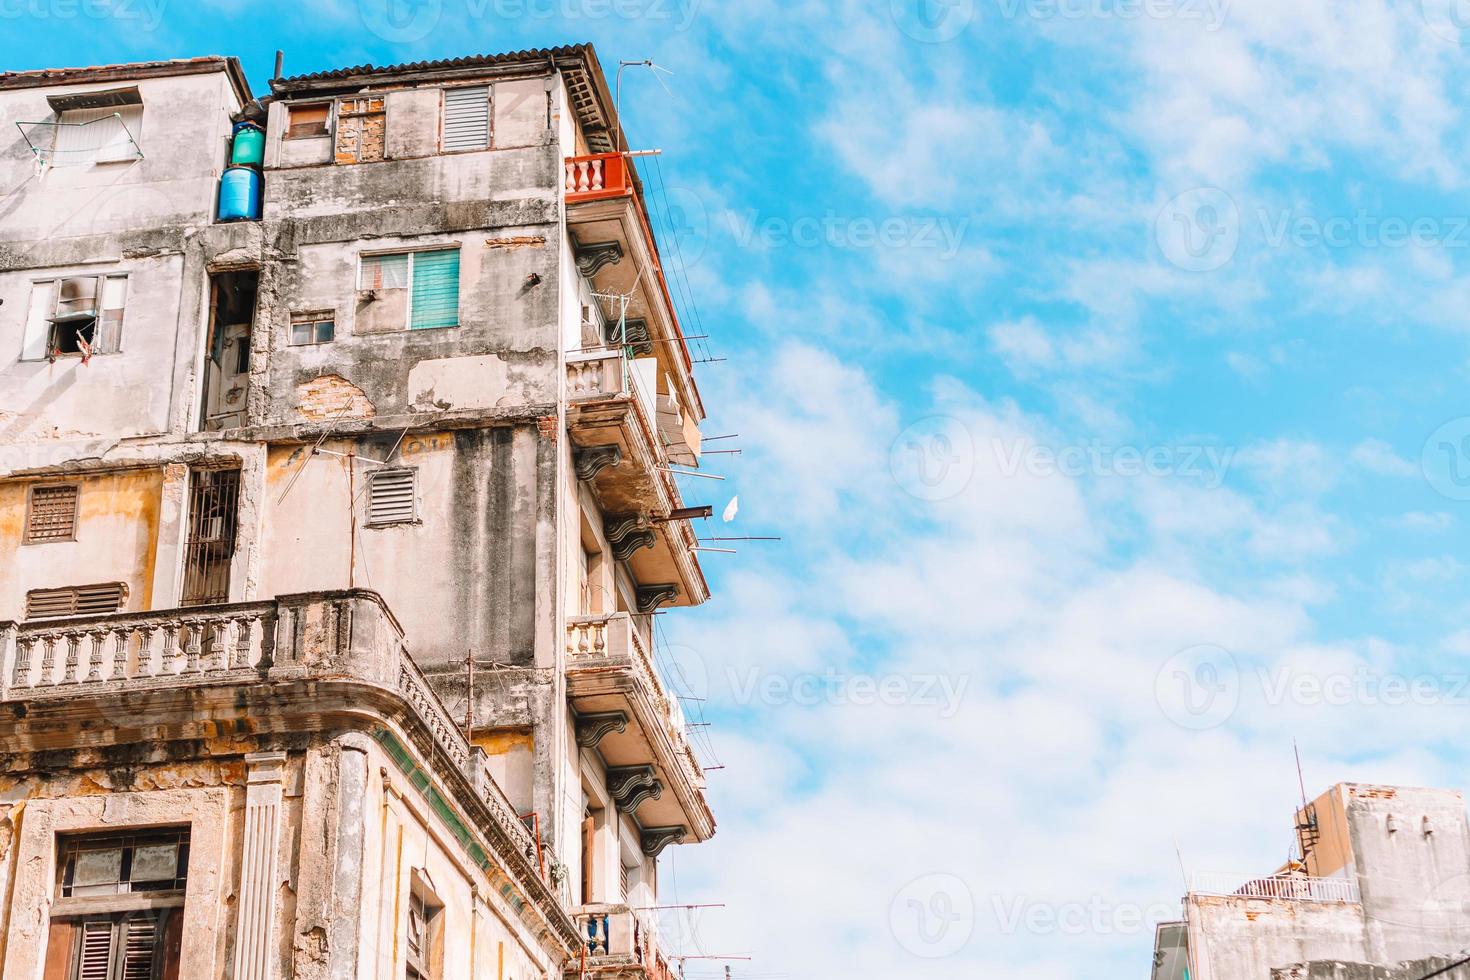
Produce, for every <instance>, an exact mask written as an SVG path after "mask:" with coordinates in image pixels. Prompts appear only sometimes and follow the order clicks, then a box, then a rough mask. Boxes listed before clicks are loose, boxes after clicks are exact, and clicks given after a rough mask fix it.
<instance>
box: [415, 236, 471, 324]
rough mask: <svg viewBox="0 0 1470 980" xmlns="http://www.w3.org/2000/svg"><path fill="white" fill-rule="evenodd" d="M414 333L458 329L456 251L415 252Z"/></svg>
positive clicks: (457, 254) (457, 252)
mask: <svg viewBox="0 0 1470 980" xmlns="http://www.w3.org/2000/svg"><path fill="white" fill-rule="evenodd" d="M412 309H413V316H412V322H411V323H410V324H409V326H410V327H411V328H413V329H414V330H426V329H430V328H433V327H457V326H459V250H458V249H443V250H441V251H437V252H417V253H415V254H414V257H413V300H412Z"/></svg>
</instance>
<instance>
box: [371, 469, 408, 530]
mask: <svg viewBox="0 0 1470 980" xmlns="http://www.w3.org/2000/svg"><path fill="white" fill-rule="evenodd" d="M370 480H371V483H370V484H369V486H368V524H369V525H372V526H378V527H380V526H382V525H385V524H408V523H411V522H413V521H415V520H418V471H417V470H378V472H376V473H374V474H373V475H372V476H371V477H370Z"/></svg>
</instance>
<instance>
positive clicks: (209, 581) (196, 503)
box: [180, 470, 240, 606]
mask: <svg viewBox="0 0 1470 980" xmlns="http://www.w3.org/2000/svg"><path fill="white" fill-rule="evenodd" d="M239 500H240V471H239V470H194V471H193V472H192V473H190V474H189V537H188V540H187V542H186V543H185V545H184V594H183V597H182V598H181V599H180V602H181V603H182V604H183V605H185V606H207V605H218V604H219V603H223V602H228V601H229V598H230V564H231V563H232V562H233V560H234V558H235V536H236V530H237V527H238V523H237V522H238V507H239Z"/></svg>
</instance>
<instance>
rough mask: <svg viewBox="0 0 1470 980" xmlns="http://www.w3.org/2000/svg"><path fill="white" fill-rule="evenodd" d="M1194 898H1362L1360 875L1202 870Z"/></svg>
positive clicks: (1348, 900)
mask: <svg viewBox="0 0 1470 980" xmlns="http://www.w3.org/2000/svg"><path fill="white" fill-rule="evenodd" d="M1189 894H1190V897H1195V896H1208V897H1212V898H1256V899H1267V900H1275V901H1288V902H1339V903H1347V904H1357V903H1358V902H1360V901H1361V898H1360V897H1359V894H1358V882H1357V879H1356V878H1308V877H1305V876H1303V875H1268V876H1266V877H1252V876H1250V875H1243V874H1229V873H1220V872H1201V873H1198V874H1196V875H1194V877H1193V878H1192V880H1191V881H1190V888H1189Z"/></svg>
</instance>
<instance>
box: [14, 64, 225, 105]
mask: <svg viewBox="0 0 1470 980" xmlns="http://www.w3.org/2000/svg"><path fill="white" fill-rule="evenodd" d="M211 71H223V72H225V74H227V75H228V76H229V78H230V84H231V85H232V86H233V87H234V89H235V95H236V96H237V97H238V98H239V99H240V104H241V105H244V104H245V103H247V102H249V101H250V100H251V99H253V98H254V96H253V95H252V94H251V92H250V82H249V80H247V79H246V77H245V71H244V69H242V68H241V67H240V59H239V58H236V57H233V56H231V57H225V56H223V55H205V56H204V57H200V58H174V59H170V60H168V61H136V62H130V63H125V64H117V65H90V66H87V67H84V68H41V69H37V70H35V71H7V72H0V89H21V88H38V87H40V86H43V85H75V84H85V83H87V82H115V81H126V80H132V79H135V78H160V77H164V76H167V75H194V74H203V73H206V72H211Z"/></svg>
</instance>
